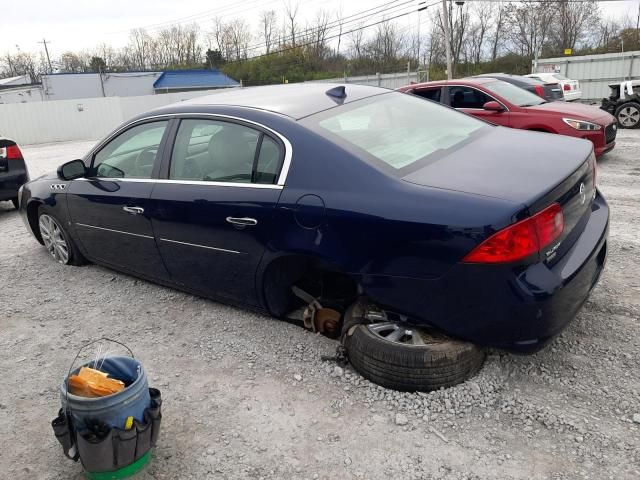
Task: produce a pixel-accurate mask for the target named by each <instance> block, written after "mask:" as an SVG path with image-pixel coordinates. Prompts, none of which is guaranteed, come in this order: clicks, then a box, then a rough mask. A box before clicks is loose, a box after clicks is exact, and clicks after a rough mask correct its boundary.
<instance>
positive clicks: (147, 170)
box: [133, 145, 158, 176]
mask: <svg viewBox="0 0 640 480" xmlns="http://www.w3.org/2000/svg"><path fill="white" fill-rule="evenodd" d="M157 154H158V147H157V146H155V145H154V146H152V147H146V148H144V149H142V151H141V152H140V153H138V155H137V156H136V159H135V160H134V161H133V166H134V168H135V169H136V173H138V174H139V175H141V176H145V175H151V170H152V169H153V162H154V161H155V159H156V155H157Z"/></svg>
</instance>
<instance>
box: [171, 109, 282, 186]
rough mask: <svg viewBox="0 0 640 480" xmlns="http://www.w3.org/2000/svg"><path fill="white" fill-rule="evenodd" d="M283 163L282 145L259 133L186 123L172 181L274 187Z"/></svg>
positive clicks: (174, 159) (174, 157)
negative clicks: (253, 184) (254, 184)
mask: <svg viewBox="0 0 640 480" xmlns="http://www.w3.org/2000/svg"><path fill="white" fill-rule="evenodd" d="M281 159H282V149H281V147H280V145H279V144H278V143H277V142H276V141H275V140H273V139H272V138H271V137H269V136H268V135H265V134H264V133H263V132H261V131H258V130H256V129H253V128H249V127H246V126H244V125H239V124H237V123H230V122H225V121H218V120H204V119H188V120H182V122H180V128H179V129H178V134H177V136H176V141H175V144H174V147H173V152H172V154H171V166H170V168H169V178H170V179H172V180H195V181H205V182H207V181H208V182H232V183H262V184H274V183H276V181H277V177H278V174H279V172H280V168H281V164H282V162H281Z"/></svg>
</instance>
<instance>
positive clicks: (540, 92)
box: [534, 85, 544, 98]
mask: <svg viewBox="0 0 640 480" xmlns="http://www.w3.org/2000/svg"><path fill="white" fill-rule="evenodd" d="M534 88H535V89H536V95H538V96H539V97H542V98H544V88H542V85H535V86H534Z"/></svg>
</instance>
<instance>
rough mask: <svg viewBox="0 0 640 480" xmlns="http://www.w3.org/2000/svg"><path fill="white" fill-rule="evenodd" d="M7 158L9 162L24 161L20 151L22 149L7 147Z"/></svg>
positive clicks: (13, 146) (12, 146)
mask: <svg viewBox="0 0 640 480" xmlns="http://www.w3.org/2000/svg"><path fill="white" fill-rule="evenodd" d="M5 155H6V158H7V160H22V159H23V158H22V152H21V151H20V149H19V148H18V145H11V146H10V147H7V151H6V154H5Z"/></svg>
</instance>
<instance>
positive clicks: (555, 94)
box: [543, 83, 564, 101]
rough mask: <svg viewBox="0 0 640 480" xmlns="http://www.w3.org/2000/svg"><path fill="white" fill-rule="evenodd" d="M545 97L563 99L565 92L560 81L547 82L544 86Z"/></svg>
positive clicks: (552, 99) (547, 98)
mask: <svg viewBox="0 0 640 480" xmlns="http://www.w3.org/2000/svg"><path fill="white" fill-rule="evenodd" d="M543 88H544V98H545V99H546V100H551V101H554V100H563V99H564V93H563V92H562V87H561V86H560V84H559V83H545V84H544V86H543Z"/></svg>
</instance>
